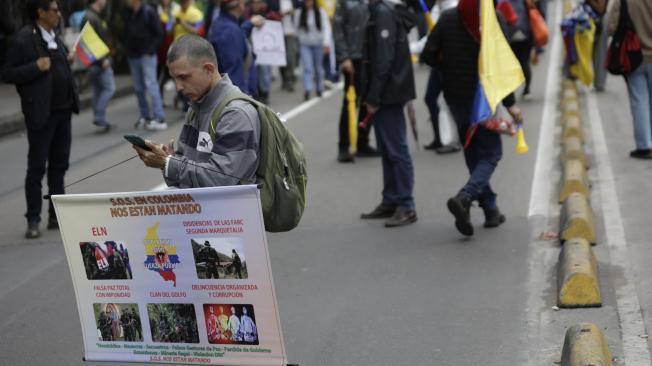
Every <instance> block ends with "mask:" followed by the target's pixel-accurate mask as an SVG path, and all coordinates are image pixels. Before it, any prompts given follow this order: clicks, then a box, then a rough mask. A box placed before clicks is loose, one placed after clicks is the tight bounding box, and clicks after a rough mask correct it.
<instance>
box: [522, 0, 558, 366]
mask: <svg viewBox="0 0 652 366" xmlns="http://www.w3.org/2000/svg"><path fill="white" fill-rule="evenodd" d="M554 9H555V12H554V19H553V20H552V21H551V22H550V23H549V24H551V28H552V30H553V34H552V42H551V43H550V47H549V48H548V49H549V50H550V60H549V63H548V70H547V75H546V78H547V79H546V88H545V97H544V105H543V112H542V114H541V124H540V127H539V141H538V144H537V155H536V161H535V164H534V176H533V178H532V191H531V193H530V203H529V206H528V219H529V220H530V227H531V228H532V230H533V237H532V239H531V242H530V252H529V254H528V279H527V283H526V286H527V292H528V293H527V308H526V321H527V330H528V332H527V334H528V336H527V344H526V346H525V347H523V350H524V352H527V354H526V355H523V359H524V360H527V364H528V365H533V366H538V365H544V364H545V365H549V364H550V361H551V360H552V359H553V357H555V355H556V354H558V350H559V347H560V346H561V344H560V339H559V337H556V339H555V335H552V334H545V333H544V330H545V329H544V327H543V326H542V325H545V324H549V323H550V314H549V312H548V311H546V310H545V308H546V306H548V305H547V304H546V303H545V301H544V299H543V294H544V291H545V289H546V288H548V287H549V285H550V284H549V283H548V276H547V274H548V271H549V270H550V268H554V267H555V264H556V259H557V255H558V254H559V249H558V248H557V245H556V244H553V245H550V244H549V243H548V242H542V241H538V240H537V238H536V235H537V234H538V233H539V232H543V231H547V230H549V228H548V225H549V222H548V221H549V217H550V216H551V214H552V212H551V209H552V207H551V202H552V192H553V191H554V190H553V186H554V184H555V183H554V179H551V177H552V176H553V167H554V166H553V164H555V162H556V161H557V160H556V159H554V135H555V133H554V131H555V119H556V111H557V104H558V94H559V84H560V81H561V80H560V75H559V72H560V67H561V50H562V48H561V35H560V30H559V27H558V26H556V25H557V24H559V21H560V17H561V10H562V2H561V1H556V2H555V8H554ZM553 339H554V340H553ZM524 363H525V362H524Z"/></svg>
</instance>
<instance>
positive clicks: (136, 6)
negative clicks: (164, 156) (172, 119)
mask: <svg viewBox="0 0 652 366" xmlns="http://www.w3.org/2000/svg"><path fill="white" fill-rule="evenodd" d="M125 2H126V4H127V9H126V11H125V14H124V21H125V29H124V34H125V48H126V49H127V62H128V63H129V70H130V71H131V77H132V78H133V80H134V91H135V92H136V97H137V98H138V109H139V111H140V118H139V119H138V121H137V122H136V125H135V127H136V128H143V127H144V128H146V129H148V130H165V129H166V128H168V125H167V123H166V122H165V112H164V111H163V100H162V98H161V91H160V88H159V85H158V79H157V77H156V63H157V57H156V55H157V52H158V48H159V46H160V45H161V42H163V27H162V26H161V21H160V20H159V17H158V14H157V13H156V10H154V8H152V7H151V6H150V5H148V4H144V3H143V1H142V0H126V1H125ZM147 95H149V97H150V98H151V101H152V107H151V109H150V106H149V103H148V102H147Z"/></svg>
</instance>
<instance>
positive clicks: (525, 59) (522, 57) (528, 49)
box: [510, 38, 534, 93]
mask: <svg viewBox="0 0 652 366" xmlns="http://www.w3.org/2000/svg"><path fill="white" fill-rule="evenodd" d="M510 45H511V46H512V51H514V55H515V56H516V58H517V59H518V63H519V64H521V68H522V69H523V74H524V75H525V89H524V90H523V93H529V92H530V82H531V81H532V70H531V68H530V55H531V54H532V47H533V46H534V44H533V41H532V38H529V39H527V40H525V41H518V42H513V43H511V44H510Z"/></svg>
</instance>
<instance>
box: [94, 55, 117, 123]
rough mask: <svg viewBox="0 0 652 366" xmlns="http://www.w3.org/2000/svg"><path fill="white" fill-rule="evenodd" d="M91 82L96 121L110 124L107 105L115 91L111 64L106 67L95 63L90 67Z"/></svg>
mask: <svg viewBox="0 0 652 366" xmlns="http://www.w3.org/2000/svg"><path fill="white" fill-rule="evenodd" d="M89 75H90V79H91V83H92V84H93V100H92V104H93V114H94V116H95V117H94V119H95V122H98V123H101V124H108V123H109V121H108V120H107V119H106V107H107V106H108V105H109V101H110V100H111V97H112V96H113V93H115V80H114V79H113V69H112V68H111V66H109V67H107V68H106V69H104V68H102V66H100V65H93V66H91V67H90V69H89Z"/></svg>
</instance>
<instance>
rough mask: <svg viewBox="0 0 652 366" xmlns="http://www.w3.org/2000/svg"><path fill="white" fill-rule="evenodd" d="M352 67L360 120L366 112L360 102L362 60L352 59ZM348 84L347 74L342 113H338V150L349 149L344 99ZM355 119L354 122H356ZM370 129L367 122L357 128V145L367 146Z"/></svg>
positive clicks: (349, 80)
mask: <svg viewBox="0 0 652 366" xmlns="http://www.w3.org/2000/svg"><path fill="white" fill-rule="evenodd" d="M353 68H354V69H355V72H354V73H353V79H354V80H353V87H354V88H355V92H356V101H355V103H356V105H358V104H360V111H359V113H358V121H361V120H362V119H363V118H364V117H365V116H366V114H367V108H365V106H364V104H363V103H360V90H362V82H363V80H362V78H363V75H362V60H353ZM349 85H351V78H350V77H349V76H348V75H346V74H345V75H344V101H343V103H342V113H341V114H340V141H339V144H338V146H339V148H340V151H349V144H350V140H349V112H348V107H347V106H348V102H347V100H346V91H347V90H349ZM358 121H356V122H358ZM370 131H371V124H367V126H366V127H365V128H358V145H357V146H358V147H366V146H369V132H370Z"/></svg>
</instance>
